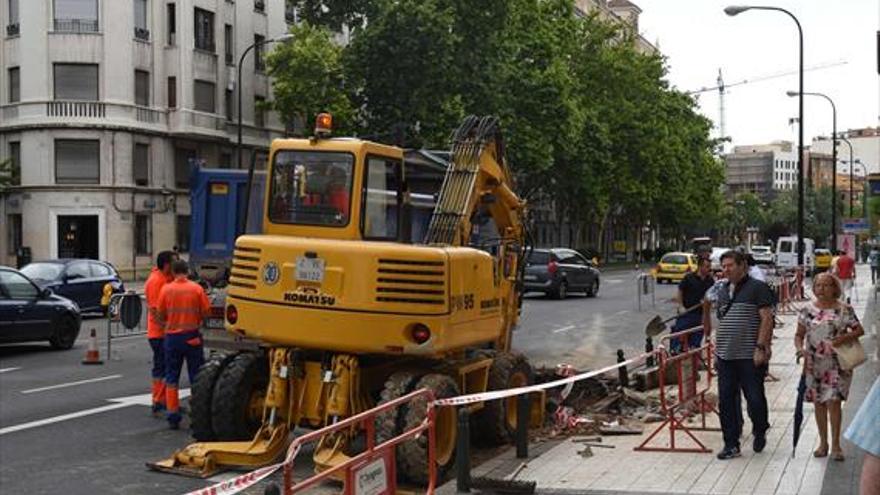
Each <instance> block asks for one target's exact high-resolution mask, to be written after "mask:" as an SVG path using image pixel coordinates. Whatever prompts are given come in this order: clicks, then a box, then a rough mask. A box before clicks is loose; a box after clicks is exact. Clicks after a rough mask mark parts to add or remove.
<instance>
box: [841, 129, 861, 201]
mask: <svg viewBox="0 0 880 495" xmlns="http://www.w3.org/2000/svg"><path fill="white" fill-rule="evenodd" d="M840 140H841V141H843V142H844V143H846V145H847V146H849V217H850V218H852V217H853V147H852V143H851V142H849V139H847V138H845V137H843V136H840ZM862 201H864V200H862Z"/></svg>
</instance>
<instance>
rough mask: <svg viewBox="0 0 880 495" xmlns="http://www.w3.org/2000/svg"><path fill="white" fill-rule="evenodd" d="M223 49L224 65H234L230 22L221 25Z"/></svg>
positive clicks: (233, 46) (233, 43)
mask: <svg viewBox="0 0 880 495" xmlns="http://www.w3.org/2000/svg"><path fill="white" fill-rule="evenodd" d="M223 49H224V50H225V52H226V65H235V54H234V53H233V52H234V49H235V40H234V39H232V24H226V25H225V26H223Z"/></svg>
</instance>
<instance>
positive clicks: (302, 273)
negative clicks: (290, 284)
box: [295, 256, 324, 282]
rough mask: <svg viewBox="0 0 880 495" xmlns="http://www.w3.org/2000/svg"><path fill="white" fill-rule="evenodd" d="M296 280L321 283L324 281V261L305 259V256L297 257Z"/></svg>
mask: <svg viewBox="0 0 880 495" xmlns="http://www.w3.org/2000/svg"><path fill="white" fill-rule="evenodd" d="M295 276H296V279H297V280H301V281H303V282H323V281H324V260H322V259H321V258H307V257H305V256H297V258H296V275H295Z"/></svg>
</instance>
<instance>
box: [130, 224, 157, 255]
mask: <svg viewBox="0 0 880 495" xmlns="http://www.w3.org/2000/svg"><path fill="white" fill-rule="evenodd" d="M150 223H151V222H150V215H135V216H134V236H135V240H134V245H135V252H136V253H137V255H138V256H149V255H150V254H152V249H150V248H151V247H152V246H151V245H152V244H153V242H152V240H153V239H152V234H153V232H152V228H151V227H152V225H150Z"/></svg>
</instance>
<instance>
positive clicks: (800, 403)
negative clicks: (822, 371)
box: [791, 373, 807, 457]
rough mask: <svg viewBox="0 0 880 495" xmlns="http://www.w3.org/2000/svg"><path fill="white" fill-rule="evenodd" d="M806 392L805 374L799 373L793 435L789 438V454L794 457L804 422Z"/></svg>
mask: <svg viewBox="0 0 880 495" xmlns="http://www.w3.org/2000/svg"><path fill="white" fill-rule="evenodd" d="M806 393H807V375H805V374H803V373H802V374H801V379H800V381H798V394H797V402H795V404H794V436H793V437H792V440H791V456H792V457H794V452H795V449H797V444H798V440H799V439H800V438H801V423H803V422H804V395H805V394H806Z"/></svg>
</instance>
